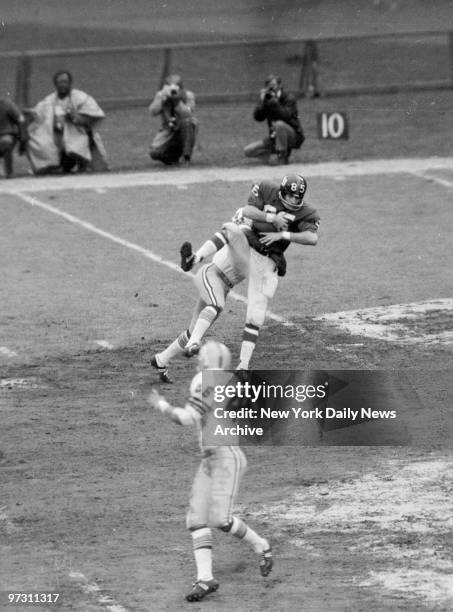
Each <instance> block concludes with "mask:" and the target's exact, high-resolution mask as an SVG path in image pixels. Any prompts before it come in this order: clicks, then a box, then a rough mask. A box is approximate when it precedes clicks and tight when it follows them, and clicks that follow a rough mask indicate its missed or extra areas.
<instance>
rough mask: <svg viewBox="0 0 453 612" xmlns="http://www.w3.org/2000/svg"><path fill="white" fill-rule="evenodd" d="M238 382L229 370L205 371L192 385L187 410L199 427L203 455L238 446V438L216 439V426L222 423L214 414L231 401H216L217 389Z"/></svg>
mask: <svg viewBox="0 0 453 612" xmlns="http://www.w3.org/2000/svg"><path fill="white" fill-rule="evenodd" d="M234 380H236V379H235V376H234V374H232V373H231V372H229V371H228V370H204V371H203V372H197V374H196V375H195V376H194V377H193V379H192V382H191V383H190V397H189V399H188V400H187V402H186V406H185V410H186V411H188V412H189V413H190V415H191V417H192V421H193V423H194V424H196V426H197V430H198V442H199V445H200V450H201V451H202V453H212V452H213V451H215V450H216V449H217V448H219V447H220V446H237V445H238V444H239V442H238V438H231V437H229V436H220V437H217V438H216V437H215V433H214V432H215V429H216V426H217V425H218V424H219V423H221V422H222V420H219V419H218V418H216V416H215V415H214V414H213V412H214V411H215V410H216V408H218V409H219V410H222V408H223V406H224V405H225V403H228V402H229V400H227V401H226V402H225V400H224V401H216V395H215V388H216V387H217V386H218V385H220V386H222V384H223V385H228V384H231V382H232V381H234Z"/></svg>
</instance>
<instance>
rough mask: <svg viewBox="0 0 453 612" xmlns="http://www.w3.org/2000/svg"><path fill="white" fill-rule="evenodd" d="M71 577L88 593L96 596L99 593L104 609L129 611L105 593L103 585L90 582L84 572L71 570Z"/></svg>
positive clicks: (115, 611) (98, 600)
mask: <svg viewBox="0 0 453 612" xmlns="http://www.w3.org/2000/svg"><path fill="white" fill-rule="evenodd" d="M69 577H70V578H71V579H72V580H74V581H75V582H77V584H78V585H79V587H80V590H81V591H83V593H85V594H86V595H93V596H96V595H98V594H99V597H98V598H97V602H98V603H99V604H101V605H102V606H104V609H105V610H108V612H128V611H127V609H126V608H124V607H123V606H122V605H120V604H119V603H117V602H116V601H115V600H114V599H113V597H111V596H110V595H107V594H105V593H104V594H103V593H102V589H101V587H100V586H99V585H98V584H97V583H96V582H88V580H87V578H86V577H85V576H84V574H82V572H76V571H71V572H69Z"/></svg>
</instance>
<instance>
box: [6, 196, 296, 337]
mask: <svg viewBox="0 0 453 612" xmlns="http://www.w3.org/2000/svg"><path fill="white" fill-rule="evenodd" d="M14 195H15V196H17V197H18V198H21V199H22V200H24V202H27V203H28V204H31V205H32V206H38V207H39V208H42V209H43V210H45V211H47V212H50V213H52V214H54V215H58V216H59V217H62V218H63V219H66V221H69V222H70V223H74V224H75V225H79V226H80V227H83V228H84V229H86V230H88V231H90V232H93V233H94V234H97V235H98V236H102V237H103V238H107V239H108V240H111V241H112V242H115V243H116V244H119V245H121V246H123V247H126V248H128V249H131V250H133V251H136V252H137V253H140V255H143V256H144V257H147V258H148V259H151V260H152V261H154V262H156V263H159V264H161V265H163V266H166V267H167V268H169V269H170V270H173V271H174V272H178V274H184V275H185V276H193V275H192V274H187V272H183V271H182V270H181V268H180V267H179V266H178V265H177V264H175V263H173V262H172V261H168V260H167V259H164V258H163V257H161V256H160V255H156V253H153V252H152V251H150V250H149V249H145V248H143V247H141V246H139V245H138V244H134V243H133V242H129V240H125V239H124V238H120V237H119V236H115V235H114V234H111V233H110V232H106V231H105V230H103V229H101V228H99V227H96V226H95V225H93V224H92V223H89V222H88V221H83V219H79V218H78V217H76V216H74V215H71V214H70V213H67V212H64V211H63V210H60V209H59V208H56V207H55V206H52V205H51V204H47V203H46V202H42V201H41V200H38V199H37V198H34V197H32V196H30V195H28V194H26V193H19V192H17V193H15V194H14ZM229 295H231V297H232V298H233V299H235V300H236V301H238V302H243V303H245V304H247V299H246V298H245V297H243V296H242V295H240V294H239V293H236V292H235V291H230V293H229ZM266 315H267V317H268V318H269V319H272V320H274V321H276V322H277V323H281V324H282V325H285V326H287V327H294V328H295V329H297V330H298V331H300V332H302V333H305V331H306V330H305V328H304V327H302V326H300V325H297V324H296V323H292V322H291V321H289V320H287V319H285V318H284V317H281V316H280V315H278V314H275V313H274V312H272V311H270V310H268V311H267V313H266ZM112 348H113V347H112Z"/></svg>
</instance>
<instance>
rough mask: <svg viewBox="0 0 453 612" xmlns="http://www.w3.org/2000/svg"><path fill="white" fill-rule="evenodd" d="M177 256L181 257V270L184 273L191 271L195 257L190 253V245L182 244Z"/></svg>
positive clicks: (188, 243) (187, 243)
mask: <svg viewBox="0 0 453 612" xmlns="http://www.w3.org/2000/svg"><path fill="white" fill-rule="evenodd" d="M179 254H180V255H181V264H180V266H181V268H182V269H183V270H184V272H189V270H192V268H193V264H194V259H195V255H194V254H193V253H192V245H191V244H190V242H183V244H182V245H181V248H180V249H179Z"/></svg>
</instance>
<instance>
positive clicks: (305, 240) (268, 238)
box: [260, 230, 318, 246]
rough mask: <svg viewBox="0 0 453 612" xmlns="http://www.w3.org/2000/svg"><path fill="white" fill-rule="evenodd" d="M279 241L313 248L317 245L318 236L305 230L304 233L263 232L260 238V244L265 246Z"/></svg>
mask: <svg viewBox="0 0 453 612" xmlns="http://www.w3.org/2000/svg"><path fill="white" fill-rule="evenodd" d="M279 240H288V242H294V243H295V244H305V245H307V246H315V245H316V244H317V243H318V234H317V233H316V232H312V231H310V230H305V231H304V232H263V233H262V234H261V238H260V242H261V244H264V245H266V246H268V245H270V244H272V243H273V242H278V241H279Z"/></svg>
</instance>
